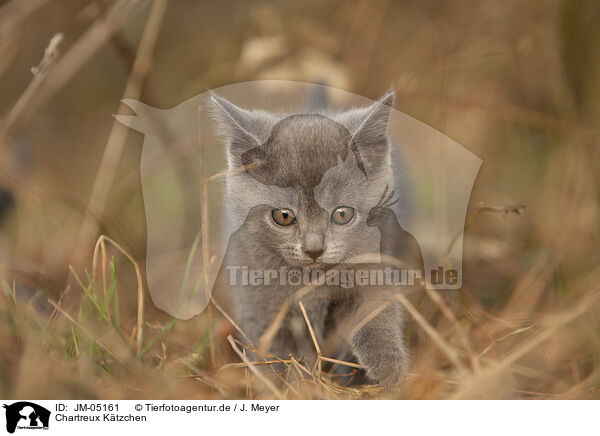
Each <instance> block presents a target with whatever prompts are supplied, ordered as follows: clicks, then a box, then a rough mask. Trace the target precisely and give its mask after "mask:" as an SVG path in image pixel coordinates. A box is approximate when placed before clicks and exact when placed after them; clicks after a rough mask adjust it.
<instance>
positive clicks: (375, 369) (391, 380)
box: [359, 349, 408, 388]
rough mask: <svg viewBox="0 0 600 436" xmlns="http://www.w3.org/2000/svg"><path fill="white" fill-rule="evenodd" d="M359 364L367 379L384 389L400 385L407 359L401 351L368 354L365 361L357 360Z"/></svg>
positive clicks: (406, 366)
mask: <svg viewBox="0 0 600 436" xmlns="http://www.w3.org/2000/svg"><path fill="white" fill-rule="evenodd" d="M361 360H362V361H361ZM359 362H360V363H361V365H362V366H363V367H364V368H365V373H366V376H367V378H368V379H369V380H371V381H374V382H377V383H379V384H380V385H381V386H383V387H385V388H391V387H392V386H394V385H397V384H398V383H400V382H401V381H402V379H403V378H404V375H405V374H406V370H407V368H408V357H407V355H406V352H405V351H404V350H401V349H398V350H394V351H392V352H389V351H387V352H380V353H374V354H370V355H369V356H367V357H366V358H365V359H360V358H359Z"/></svg>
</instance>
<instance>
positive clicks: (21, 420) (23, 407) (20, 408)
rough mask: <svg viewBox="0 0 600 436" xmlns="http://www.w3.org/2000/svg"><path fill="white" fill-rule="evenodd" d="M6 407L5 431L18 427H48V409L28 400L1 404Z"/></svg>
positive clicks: (45, 428)
mask: <svg viewBox="0 0 600 436" xmlns="http://www.w3.org/2000/svg"><path fill="white" fill-rule="evenodd" d="M3 407H4V408H5V409H6V431H8V432H9V433H14V432H15V430H16V429H17V428H18V429H44V430H47V429H48V424H49V421H50V411H49V410H48V409H46V408H44V407H42V406H39V405H37V404H35V403H30V402H28V401H19V402H17V403H13V404H10V405H7V404H5V405H4V406H3Z"/></svg>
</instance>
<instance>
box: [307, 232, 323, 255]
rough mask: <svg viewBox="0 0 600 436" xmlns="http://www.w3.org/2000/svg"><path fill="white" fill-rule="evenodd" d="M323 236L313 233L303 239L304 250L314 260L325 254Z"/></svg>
mask: <svg viewBox="0 0 600 436" xmlns="http://www.w3.org/2000/svg"><path fill="white" fill-rule="evenodd" d="M323 242H324V241H323V237H321V236H320V235H318V234H315V233H311V234H308V235H306V236H305V237H304V240H303V241H302V251H304V253H306V255H307V256H309V257H311V258H312V259H313V260H314V259H316V258H317V257H319V256H320V255H321V254H323Z"/></svg>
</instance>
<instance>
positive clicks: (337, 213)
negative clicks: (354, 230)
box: [331, 206, 354, 225]
mask: <svg viewBox="0 0 600 436" xmlns="http://www.w3.org/2000/svg"><path fill="white" fill-rule="evenodd" d="M352 218H354V209H352V208H351V207H349V206H340V207H338V208H337V209H336V210H334V211H333V213H332V214H331V221H333V222H334V223H336V224H339V225H343V224H348V223H349V222H350V221H352Z"/></svg>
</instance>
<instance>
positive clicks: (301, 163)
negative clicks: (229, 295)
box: [211, 93, 393, 268]
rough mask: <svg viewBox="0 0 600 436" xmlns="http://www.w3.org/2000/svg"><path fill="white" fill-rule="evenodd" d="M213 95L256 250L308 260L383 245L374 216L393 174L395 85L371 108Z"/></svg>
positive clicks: (232, 184) (233, 205)
mask: <svg viewBox="0 0 600 436" xmlns="http://www.w3.org/2000/svg"><path fill="white" fill-rule="evenodd" d="M211 99H212V102H211V103H212V105H213V108H214V109H215V115H216V117H217V119H218V120H219V121H220V123H221V127H225V128H226V132H227V138H228V150H227V152H228V160H229V167H230V169H231V170H234V171H232V175H231V176H230V177H229V178H228V197H229V198H228V200H229V201H228V204H229V210H230V213H231V214H232V215H234V216H235V217H236V218H237V219H236V220H234V221H236V222H237V223H238V224H239V223H243V225H242V226H241V231H242V232H243V235H242V236H243V238H244V240H245V241H246V242H247V244H248V245H249V246H250V247H251V249H252V247H255V248H256V250H255V252H256V253H259V252H260V253H265V252H267V253H268V254H270V255H271V256H272V257H273V258H274V259H281V260H282V261H283V262H285V263H287V264H289V265H293V266H302V267H309V268H313V267H321V266H322V265H323V264H339V263H342V262H348V261H350V260H351V258H352V257H354V256H358V255H362V254H365V253H368V252H373V251H375V250H377V249H378V246H379V245H378V243H379V235H378V234H377V233H374V231H373V229H372V228H371V227H369V226H367V224H366V221H367V217H368V214H369V210H370V209H371V208H373V207H374V205H375V204H376V203H377V201H378V200H379V199H380V198H381V195H382V192H383V191H384V189H385V187H386V186H387V184H389V181H390V178H391V170H390V158H389V149H390V146H389V142H388V139H387V124H388V120H389V113H390V106H391V104H392V103H393V94H392V93H388V94H386V96H384V97H383V98H382V99H381V100H380V101H378V102H377V103H375V104H374V105H373V106H370V107H367V108H363V109H354V110H352V111H348V112H340V113H326V112H323V113H315V114H292V115H286V116H281V115H275V114H269V113H266V112H259V111H252V112H250V111H246V110H243V109H240V108H238V107H236V106H234V105H233V104H232V103H230V102H228V101H227V100H225V99H223V98H221V97H217V96H215V95H213V96H211Z"/></svg>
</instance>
